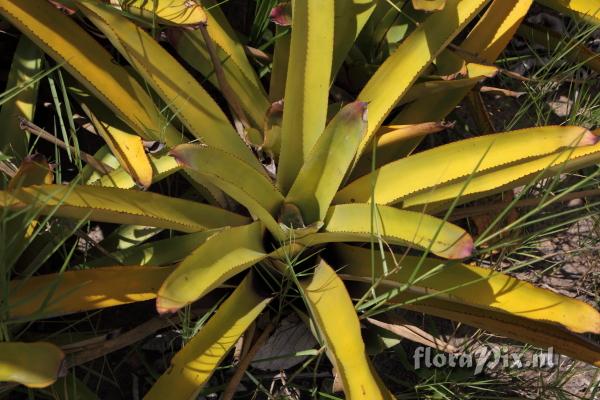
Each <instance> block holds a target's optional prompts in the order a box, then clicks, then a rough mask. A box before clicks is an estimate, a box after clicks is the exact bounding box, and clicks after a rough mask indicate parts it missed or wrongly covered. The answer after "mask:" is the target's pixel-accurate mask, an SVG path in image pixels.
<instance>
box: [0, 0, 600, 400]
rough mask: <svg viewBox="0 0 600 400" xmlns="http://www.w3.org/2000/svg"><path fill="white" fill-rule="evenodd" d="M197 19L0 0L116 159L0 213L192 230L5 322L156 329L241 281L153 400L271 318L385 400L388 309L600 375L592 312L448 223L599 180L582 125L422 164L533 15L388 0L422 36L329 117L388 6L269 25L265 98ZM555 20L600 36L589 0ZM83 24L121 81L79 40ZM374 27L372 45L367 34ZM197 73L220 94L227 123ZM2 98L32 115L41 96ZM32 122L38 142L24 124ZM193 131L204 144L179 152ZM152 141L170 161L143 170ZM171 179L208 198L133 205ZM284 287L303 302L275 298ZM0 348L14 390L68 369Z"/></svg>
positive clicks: (524, 6)
mask: <svg viewBox="0 0 600 400" xmlns="http://www.w3.org/2000/svg"><path fill="white" fill-rule="evenodd" d="M201 3H202V6H204V8H203V7H202V6H201V5H200V4H199V3H198V2H196V1H190V0H187V1H183V0H161V1H158V0H155V1H152V2H150V1H141V0H140V1H138V0H124V1H113V0H111V1H106V2H102V1H92V0H77V1H66V0H65V1H52V2H48V1H46V0H31V1H22V0H0V13H1V14H2V16H3V17H4V18H5V19H6V20H8V21H9V22H10V23H12V24H13V25H14V26H15V27H16V28H18V29H19V30H20V31H21V32H22V33H23V34H24V35H25V36H26V37H27V38H29V39H30V40H31V41H32V42H33V43H35V44H36V45H37V46H38V47H39V48H40V49H42V50H43V51H44V52H45V53H46V54H47V55H48V56H50V57H52V58H53V59H54V60H56V61H57V62H58V63H59V64H60V66H61V68H62V69H63V70H64V71H66V72H68V73H69V74H70V76H71V77H72V78H68V77H67V78H65V81H66V82H67V83H66V87H68V90H69V91H70V92H69V93H70V95H71V96H72V98H73V99H75V100H76V101H77V102H78V103H79V104H80V105H81V109H82V110H84V112H85V113H86V114H87V116H88V118H89V120H90V121H91V122H92V124H93V126H94V128H95V130H96V132H97V133H98V134H99V135H100V136H101V137H102V138H103V139H104V140H105V141H106V143H107V147H106V148H104V149H101V150H100V151H99V152H98V153H97V154H96V158H97V161H98V162H99V163H100V165H101V167H100V168H98V167H97V168H96V171H89V170H87V169H89V167H86V169H85V170H84V171H82V173H81V174H80V176H79V180H80V181H84V182H85V183H86V184H71V185H53V184H44V183H47V180H46V178H47V177H46V176H45V175H43V174H42V176H43V178H44V179H42V180H41V181H40V180H39V179H38V180H36V179H35V178H34V179H22V180H20V181H19V184H16V183H15V184H14V185H12V186H10V187H9V188H8V189H7V190H5V191H3V192H1V193H0V196H1V197H0V198H1V204H2V206H3V208H4V209H5V210H12V211H18V210H21V209H25V208H27V207H34V208H35V209H36V210H37V212H38V213H39V214H53V215H54V216H59V217H65V218H76V219H80V220H81V219H90V220H94V221H101V222H107V223H116V224H125V225H123V226H122V227H121V228H119V231H120V232H121V233H124V232H132V231H135V230H136V229H138V228H140V226H150V227H157V228H161V229H170V230H174V231H180V232H184V233H186V234H185V235H181V236H174V237H172V238H170V239H164V240H159V241H150V242H148V243H141V242H138V243H135V245H134V246H132V247H129V248H127V249H122V250H120V251H116V252H113V253H112V254H111V255H110V256H109V257H104V258H101V259H97V260H92V261H90V262H89V263H88V264H87V268H84V269H71V270H67V271H64V272H61V273H57V274H50V275H41V276H33V277H31V278H29V279H24V280H12V281H10V282H9V284H8V285H5V286H6V288H5V293H6V296H5V299H6V302H5V303H4V304H0V306H1V307H2V313H3V315H4V316H5V319H6V320H7V321H12V322H15V321H23V320H32V319H36V318H42V317H51V316H57V315H65V314H69V313H75V312H81V311H87V310H93V309H99V308H104V307H112V306H118V305H122V304H127V303H132V302H136V301H144V300H149V299H154V298H156V308H157V311H158V312H159V313H161V314H166V313H173V312H176V311H177V310H180V309H182V308H183V307H185V306H186V305H188V304H191V303H193V302H195V301H196V300H198V299H202V298H203V297H205V296H206V295H207V294H208V293H210V292H212V291H215V290H217V291H219V290H220V291H226V290H227V289H226V288H225V287H224V286H223V285H224V284H225V283H226V282H239V283H236V284H234V287H235V288H234V289H233V290H232V291H231V293H230V294H229V296H228V297H227V299H226V300H225V301H224V302H223V303H222V304H221V305H220V306H219V307H218V309H217V310H216V312H215V314H214V315H213V316H212V317H211V318H210V319H209V320H208V322H207V323H206V325H205V326H203V327H202V328H201V329H200V331H199V332H198V334H197V335H196V336H194V337H193V338H192V339H191V341H190V342H189V343H187V344H186V345H185V346H184V347H183V348H182V349H181V351H180V352H179V353H178V354H177V355H176V356H175V357H174V358H173V360H172V363H171V364H172V365H171V367H170V368H169V369H168V370H167V371H166V372H165V373H164V374H163V375H162V376H161V377H160V378H159V379H158V381H157V382H156V384H155V385H154V386H153V387H152V389H151V390H150V392H149V393H147V395H146V398H148V399H164V398H182V399H189V398H194V396H195V395H196V394H197V393H198V392H199V391H200V390H201V388H202V387H203V386H204V385H205V384H206V383H207V382H208V380H209V378H210V376H211V375H212V373H213V371H214V370H215V368H216V367H217V366H218V365H219V363H220V362H221V360H223V358H224V357H225V355H226V354H227V353H228V352H229V350H230V349H231V348H232V346H233V345H234V344H235V343H236V341H237V340H238V338H239V337H240V336H241V335H242V334H243V333H244V331H246V329H247V328H248V327H249V326H250V324H251V323H252V322H253V321H254V320H256V318H257V317H258V316H259V315H260V314H261V313H265V314H266V315H269V314H272V310H273V309H275V308H277V307H279V306H276V305H275V304H277V303H279V305H281V304H283V305H285V307H286V310H287V309H289V310H294V311H295V312H298V313H299V314H300V315H301V316H302V317H304V316H305V315H309V316H310V319H311V321H312V324H313V325H314V333H315V335H316V337H317V338H318V341H319V342H320V343H321V344H322V345H323V346H324V348H325V349H326V350H327V355H328V357H329V359H330V361H331V362H332V364H333V365H334V366H335V369H336V371H337V372H338V374H339V376H340V378H341V381H342V383H343V389H344V392H345V394H346V397H347V398H351V399H359V398H360V399H370V400H371V399H382V398H392V395H391V394H390V393H389V392H388V390H387V389H386V388H385V387H384V386H383V385H382V383H381V380H380V379H379V377H378V376H377V373H376V372H375V370H374V369H373V368H372V366H371V364H370V361H369V358H368V357H367V354H366V352H365V345H364V344H363V340H362V338H361V324H360V320H361V318H365V317H366V316H371V315H374V314H375V313H377V312H378V310H380V308H381V307H382V305H384V304H397V305H399V306H401V307H405V308H407V309H411V310H415V311H419V312H425V313H429V314H432V315H435V316H439V317H443V318H449V319H452V320H456V321H461V322H464V323H466V324H469V325H472V326H475V327H479V328H483V329H489V330H491V331H494V332H497V333H499V334H502V335H506V336H508V337H511V338H514V339H517V340H521V341H526V342H531V343H533V344H537V345H541V346H553V347H554V348H555V349H556V350H557V351H559V352H562V353H563V354H566V355H569V356H572V357H575V358H577V359H580V360H583V361H586V362H588V363H593V364H595V365H599V366H600V348H599V346H598V345H597V344H594V343H593V342H591V341H589V340H587V339H585V338H584V337H582V336H580V335H579V334H581V333H585V332H592V333H600V314H599V313H598V312H597V311H596V310H595V309H594V308H593V307H591V306H589V305H587V304H585V303H583V302H580V301H578V300H573V299H570V298H567V297H564V296H561V295H559V294H556V293H553V292H550V291H548V290H544V289H540V288H537V287H534V286H532V285H531V284H528V283H525V282H520V281H518V280H517V279H515V278H512V277H510V276H508V275H505V274H502V273H499V272H495V271H492V270H490V269H487V268H483V267H479V266H476V265H472V264H469V265H467V264H463V263H461V261H460V260H463V259H467V258H469V257H470V256H472V255H473V252H474V251H475V249H474V243H473V239H472V238H471V236H470V235H469V234H468V233H467V232H466V231H465V230H464V229H463V228H461V227H459V226H457V225H454V224H452V223H450V222H448V221H447V220H446V219H445V218H439V217H436V216H434V215H446V216H447V215H448V214H449V212H451V211H452V209H453V208H454V207H455V206H456V205H457V204H460V203H465V202H467V201H471V200H476V199H480V198H482V197H485V196H488V195H490V194H494V193H499V192H502V191H505V190H507V189H510V188H513V187H517V186H520V185H523V184H526V183H527V182H530V181H532V180H534V179H536V178H540V177H546V176H552V175H556V174H559V173H562V172H564V171H569V170H575V169H579V168H581V167H583V166H587V165H591V164H594V163H596V162H597V161H598V159H599V158H600V145H597V144H595V143H596V135H595V134H594V133H592V132H590V131H588V130H587V129H585V128H581V127H574V126H566V127H562V126H560V127H559V126H547V127H536V128H530V129H524V130H519V131H513V132H505V133H498V134H490V135H486V136H481V137H476V138H472V139H466V140H461V141H457V142H453V143H450V144H446V145H443V146H440V147H437V148H433V149H430V150H426V151H422V152H419V153H416V154H411V153H412V149H413V148H414V147H415V145H416V144H418V142H419V141H420V139H421V138H422V137H423V136H425V135H427V134H430V133H433V132H436V131H439V130H441V129H442V128H443V126H442V125H441V124H440V123H436V122H434V123H431V122H430V121H441V120H442V119H443V118H444V117H445V115H446V114H447V113H449V112H450V111H451V110H452V109H453V108H454V107H455V106H456V104H458V102H459V101H460V100H461V99H462V98H463V97H464V96H465V95H467V94H468V93H469V92H470V91H471V89H472V88H473V87H475V85H477V83H478V82H479V81H481V80H482V79H484V78H486V77H489V76H493V75H494V74H496V73H498V71H499V70H498V68H496V67H494V66H492V64H493V62H494V60H495V59H496V57H498V55H499V54H500V52H501V51H502V49H503V48H504V47H505V46H506V44H507V43H508V41H509V40H510V38H511V37H512V35H513V34H514V33H515V31H516V29H517V28H518V26H519V24H520V22H521V21H522V19H523V18H524V16H525V14H526V12H527V10H528V9H529V7H530V6H531V3H532V1H531V0H529V1H527V0H494V1H490V0H446V1H435V2H434V1H417V0H413V1H412V4H408V2H403V1H400V2H396V3H397V4H395V7H402V6H407V7H414V9H415V10H414V11H413V14H414V15H415V18H416V19H417V21H418V19H419V18H420V21H418V24H415V25H414V26H413V27H411V28H407V30H406V36H405V37H404V38H403V39H402V40H401V41H399V43H398V44H397V46H395V47H396V48H395V49H394V50H393V51H391V52H390V54H389V56H386V57H387V58H386V59H385V61H384V62H383V64H382V65H381V66H380V67H379V68H378V69H377V70H376V71H375V72H374V73H373V74H372V76H370V77H369V79H368V81H367V82H366V84H365V85H364V87H362V89H361V90H360V93H359V94H358V99H357V100H356V101H352V102H349V103H347V104H343V105H339V104H330V102H329V93H330V87H331V83H332V82H333V81H335V78H336V76H337V74H338V71H339V70H340V68H341V66H342V64H343V63H344V60H346V59H347V55H348V53H349V52H350V49H351V48H352V46H353V44H354V42H355V40H356V39H357V38H359V41H358V42H357V47H355V48H354V50H355V51H354V54H356V52H358V51H360V42H361V41H362V42H363V43H364V42H367V43H368V41H369V39H370V38H373V37H376V36H377V35H380V33H377V32H376V29H375V30H373V29H372V28H373V27H374V26H377V21H379V20H378V18H382V19H385V11H386V10H391V8H389V6H387V3H385V2H379V3H378V2H375V1H371V0H335V1H333V0H332V1H322V0H294V1H292V2H291V5H290V4H283V5H281V6H278V8H276V9H274V10H273V13H272V15H273V18H274V19H275V20H276V21H277V22H279V23H280V24H281V26H279V27H278V28H277V31H278V33H279V35H278V39H277V40H276V42H275V50H274V54H273V59H272V70H271V75H270V76H271V78H270V85H269V92H268V94H267V92H266V91H265V89H264V88H263V86H262V83H261V81H260V79H259V78H258V76H257V74H256V73H255V71H254V68H253V67H252V65H251V64H250V62H249V60H248V59H247V56H246V53H245V49H244V47H243V46H242V45H241V43H240V42H239V41H238V40H237V39H236V35H235V32H234V31H233V29H232V28H231V26H230V25H229V24H228V22H227V20H226V19H225V17H224V15H223V14H222V13H221V11H220V10H219V8H218V7H217V6H216V5H215V2H214V1H213V0H206V1H202V2H201ZM376 3H377V4H376ZM404 3H407V4H404ZM432 3H436V4H435V7H433V6H432ZM542 3H543V4H547V5H550V6H557V7H560V8H567V9H572V10H573V11H575V12H577V13H580V14H581V15H583V16H585V17H586V18H587V19H588V20H589V21H592V22H593V23H598V19H597V18H595V17H594V13H595V12H596V10H597V9H598V8H600V3H598V2H597V1H588V2H577V1H566V0H565V1H561V0H556V1H554V0H553V1H549V0H547V1H546V0H545V1H542ZM57 6H58V7H59V8H61V9H62V11H63V12H61V11H59V9H57ZM420 8H421V9H423V8H426V9H428V10H430V11H432V12H431V13H430V14H429V13H425V12H421V11H418V10H419V9H420ZM65 10H67V11H68V12H67V13H66V14H68V15H66V14H65V13H64V11H65ZM382 10H383V11H382ZM289 12H291V16H290V15H289ZM595 15H598V14H595ZM83 18H85V19H87V20H88V21H90V22H91V23H92V24H93V25H94V26H95V28H97V29H98V30H100V31H101V32H102V34H103V35H104V36H105V37H106V39H108V40H109V41H110V43H111V45H112V48H113V49H114V51H116V52H118V53H119V54H120V56H122V57H123V59H124V60H125V61H126V62H127V64H128V66H126V67H125V66H121V65H118V64H117V63H115V62H114V61H113V55H111V54H110V53H109V52H108V51H107V50H106V48H105V47H103V46H102V45H101V44H100V43H99V42H98V40H97V39H96V38H94V37H93V36H92V35H91V34H90V33H88V32H87V31H86V30H85V29H84V28H82V24H80V23H78V22H81V21H82V20H83ZM370 18H371V19H375V22H373V20H371V21H370ZM475 18H479V19H478V22H477V23H476V24H475V25H474V27H473V28H472V29H471V31H470V32H469V33H468V35H467V36H466V39H464V41H463V42H462V43H460V44H458V45H454V46H453V47H452V49H451V48H450V47H449V44H450V43H451V42H452V41H453V40H454V39H455V38H456V37H457V35H458V34H459V33H461V31H463V30H464V29H465V27H467V26H470V23H471V22H472V21H473V20H474V19H475ZM288 23H291V34H289V33H287V31H286V29H290V28H289V27H286V26H285V25H287V24H288ZM369 24H370V25H369ZM365 26H367V27H369V29H371V31H365V32H362V33H361V31H362V29H363V27H365ZM359 36H360V37H359ZM159 37H166V38H167V39H168V41H169V44H168V45H169V46H171V47H172V49H173V50H174V52H176V54H177V57H178V58H180V59H181V61H180V60H178V58H176V56H174V55H172V54H171V53H170V52H169V51H167V50H166V49H165V48H164V47H163V46H162V45H161V44H159V42H158V41H157V38H159ZM20 56H23V54H20V53H17V55H16V57H20ZM14 68H19V64H15V66H14ZM190 69H194V70H196V72H199V73H200V74H201V75H203V76H205V77H206V79H207V80H208V81H210V82H211V83H212V84H213V85H214V86H215V87H217V88H218V89H219V90H220V92H221V94H222V96H223V98H224V99H225V102H226V104H227V110H222V109H221V108H220V107H219V105H218V104H217V102H215V100H213V98H212V97H211V96H210V95H209V94H208V92H207V91H206V89H205V88H204V87H203V86H202V85H201V84H200V83H199V82H198V80H197V79H195V78H194V74H193V73H192V72H190ZM21 72H25V71H21ZM27 72H28V73H29V74H30V76H31V75H32V74H34V72H32V71H31V70H28V71H27ZM449 72H452V74H450V73H449ZM441 75H445V76H446V77H445V79H441ZM26 76H27V75H26ZM449 76H452V78H451V79H449ZM141 82H143V83H141ZM27 96H29V97H27ZM157 99H160V100H157ZM10 101H11V102H12V103H10V104H17V102H21V103H23V102H24V103H25V104H30V105H31V104H32V103H34V102H35V100H34V99H32V98H31V93H30V92H25V93H24V94H22V92H19V93H17V94H15V95H14V98H11V99H10ZM3 110H4V108H3ZM26 110H29V115H28V114H27V112H26ZM225 111H229V113H226V112H225ZM31 112H32V111H31V110H30V109H21V111H20V112H17V115H20V116H21V117H23V116H24V117H29V118H31ZM228 115H229V116H230V117H228ZM331 115H333V116H332V117H331V118H329V116H331ZM389 120H391V121H392V122H391V125H385V126H384V122H386V121H389ZM21 125H22V126H25V127H30V129H32V128H31V125H28V123H27V122H26V121H25V120H22V121H21ZM11 129H17V127H16V126H14V125H12V128H11ZM596 133H598V132H596ZM11 134H15V133H14V132H12V131H11V132H7V133H6V135H11ZM188 135H191V136H193V137H195V138H196V139H197V143H187V142H188V139H187V138H188ZM143 140H146V141H159V142H161V143H164V144H165V146H166V149H165V150H164V151H163V152H159V153H155V154H152V155H148V154H147V153H146V152H145V151H144V147H143V146H144V145H143ZM3 151H9V150H7V149H6V147H5V149H4V150H3ZM30 162H31V160H30V159H28V160H26V164H25V165H29V164H27V163H30ZM38 164H39V162H38ZM42 164H43V163H42ZM176 172H180V173H182V174H183V176H184V177H185V178H186V179H187V180H189V182H190V183H191V186H192V187H193V189H191V190H193V191H196V192H198V193H200V194H201V196H202V197H203V198H204V199H205V201H203V202H200V201H192V200H189V199H184V198H174V197H169V196H166V195H161V194H157V193H152V192H149V191H143V190H136V187H138V188H139V187H143V188H147V187H149V186H150V185H151V184H152V183H155V182H158V181H160V180H161V179H163V178H165V177H166V176H168V175H171V174H173V173H176ZM21 175H25V176H27V169H22V170H21ZM136 227H137V228H136ZM140 229H141V228H140ZM25 235H26V233H25ZM147 238H148V236H145V237H144V239H147ZM361 244H367V246H363V245H361ZM402 249H404V250H402ZM407 254H410V255H407ZM444 259H446V260H451V261H444ZM117 262H118V263H120V264H121V265H119V266H112V265H114V264H116V263H117ZM111 264H112V265H111ZM282 282H292V285H293V287H294V289H289V290H285V291H284V290H282V289H281V288H282V287H283V286H284V284H283V283H282ZM227 287H231V286H227ZM278 296H279V299H277V300H276V298H277V297H278ZM299 299H301V300H299ZM353 299H355V300H357V301H356V302H354V301H353ZM357 310H358V313H357ZM24 346H25V347H24ZM27 346H28V347H27ZM0 348H1V351H0V380H8V381H14V382H19V383H22V384H26V385H28V386H30V387H40V386H44V385H47V384H48V383H50V382H52V381H53V380H54V379H55V378H56V375H57V371H58V370H59V366H60V363H61V360H62V355H61V353H60V350H59V349H57V348H56V347H55V346H52V345H48V344H44V343H38V344H29V345H26V344H23V343H12V342H5V343H1V344H0ZM23 348H26V349H27V352H26V354H27V357H24V356H23V354H24V352H23V351H21V349H23Z"/></svg>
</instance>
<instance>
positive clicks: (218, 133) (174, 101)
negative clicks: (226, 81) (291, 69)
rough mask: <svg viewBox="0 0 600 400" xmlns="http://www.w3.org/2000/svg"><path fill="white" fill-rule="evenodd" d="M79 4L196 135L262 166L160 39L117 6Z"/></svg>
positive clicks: (215, 105)
mask: <svg viewBox="0 0 600 400" xmlns="http://www.w3.org/2000/svg"><path fill="white" fill-rule="evenodd" d="M79 7H80V9H81V10H82V11H83V12H84V14H85V15H86V16H87V17H88V18H89V19H90V20H91V21H92V22H93V23H94V25H96V26H97V27H98V28H99V29H101V30H102V32H103V33H104V34H105V35H106V36H107V38H108V39H109V40H110V41H111V43H112V44H113V45H114V46H115V47H116V48H117V49H118V50H119V52H121V53H122V54H123V56H125V58H127V60H128V61H129V62H131V63H132V65H133V66H134V67H135V68H136V70H137V71H138V72H139V73H140V75H142V77H144V79H146V80H147V81H148V83H149V84H150V86H152V88H153V89H154V90H156V92H157V93H158V94H159V95H160V96H161V97H162V98H163V100H164V101H165V103H166V104H167V105H168V106H169V108H171V110H172V111H173V113H175V114H176V115H177V117H178V118H179V119H180V120H181V122H183V124H184V125H185V126H186V127H187V128H188V129H189V130H190V132H191V133H192V134H193V135H194V136H196V137H197V138H199V139H201V140H202V141H203V142H205V143H206V144H209V145H211V146H214V147H218V148H221V149H224V150H227V151H229V152H230V153H232V154H235V155H236V156H238V157H240V158H241V159H243V160H244V161H245V162H246V163H248V164H249V165H251V166H253V167H254V168H255V169H257V170H259V171H261V170H262V167H261V165H260V163H258V161H257V160H256V158H255V157H254V155H253V154H252V153H251V151H250V149H249V148H248V147H246V145H245V144H244V143H243V142H242V140H241V139H240V137H239V136H238V135H237V133H236V132H235V130H234V128H233V126H232V125H231V124H230V123H229V121H228V119H227V116H226V115H225V114H224V113H223V111H222V110H221V109H220V108H219V106H218V105H217V103H216V102H215V101H214V100H213V99H212V97H210V95H209V94H208V93H207V92H206V90H204V88H203V87H202V86H201V85H200V84H199V83H198V82H197V81H196V80H195V79H194V77H193V76H192V75H191V74H190V73H189V72H187V71H186V69H185V68H183V66H182V65H181V64H180V63H179V62H178V61H177V60H175V58H173V57H172V56H171V55H170V54H169V52H167V51H166V50H165V49H164V48H163V47H162V46H161V45H160V44H159V43H158V42H157V41H156V40H154V39H153V38H152V37H151V36H150V35H149V34H147V33H146V32H145V31H144V30H143V29H142V28H141V27H139V26H137V25H136V24H134V23H133V22H131V21H129V20H128V19H127V18H125V17H124V16H123V15H120V14H119V13H118V12H116V11H115V10H110V9H107V8H105V7H102V6H101V5H98V4H95V3H91V2H88V1H86V2H82V3H80V5H79Z"/></svg>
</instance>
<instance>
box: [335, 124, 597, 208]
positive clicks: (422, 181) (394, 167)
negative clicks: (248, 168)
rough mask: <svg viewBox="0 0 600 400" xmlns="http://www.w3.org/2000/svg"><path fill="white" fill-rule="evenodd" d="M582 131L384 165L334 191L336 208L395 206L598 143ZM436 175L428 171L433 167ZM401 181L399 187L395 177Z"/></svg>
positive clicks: (507, 138)
mask: <svg viewBox="0 0 600 400" xmlns="http://www.w3.org/2000/svg"><path fill="white" fill-rule="evenodd" d="M596 140H597V138H596V136H595V135H594V134H592V133H591V132H590V131H588V130H587V129H585V128H581V127H576V126H571V127H560V126H545V127H539V128H529V129H523V130H516V131H511V132H504V133H498V134H494V135H485V136H479V137H475V138H471V139H466V140H461V141H457V142H453V143H449V144H446V145H443V146H439V147H436V148H435V149H431V150H427V151H424V152H421V153H418V154H415V155H412V156H410V157H406V158H403V159H400V160H398V161H394V162H391V163H389V164H386V165H384V166H382V167H381V168H379V169H377V170H376V171H375V172H374V174H375V175H374V176H371V175H370V174H369V175H365V176H363V177H361V178H358V179H357V180H355V181H354V182H352V183H350V184H349V185H348V186H346V187H345V188H343V189H342V190H341V191H339V192H338V194H337V195H336V198H335V199H334V203H350V202H367V201H371V200H374V201H375V202H377V203H379V204H395V203H398V202H400V201H402V199H404V198H405V197H407V196H408V195H411V194H414V193H417V192H419V191H425V190H428V189H432V188H435V187H437V186H439V185H441V184H443V183H448V182H451V181H452V180H455V179H458V178H464V177H468V176H470V175H472V174H473V173H474V172H476V171H477V172H481V171H486V170H489V169H491V168H496V167H502V166H508V165H509V164H510V163H513V162H517V161H524V160H527V159H531V158H534V157H539V156H543V155H546V154H550V153H552V152H555V151H557V150H560V149H561V148H565V147H570V146H589V145H591V144H594V143H595V142H596ZM432 165H433V166H435V168H436V172H435V173H432V172H431V166H432ZM399 177H402V181H401V184H398V178H399Z"/></svg>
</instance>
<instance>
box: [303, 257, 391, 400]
mask: <svg viewBox="0 0 600 400" xmlns="http://www.w3.org/2000/svg"><path fill="white" fill-rule="evenodd" d="M302 288H303V292H304V296H305V298H306V300H307V303H308V305H309V308H310V312H311V315H312V318H313V320H314V321H315V324H316V326H317V329H318V331H319V334H320V336H321V338H322V339H323V340H324V342H325V344H326V345H327V350H328V352H327V354H328V356H329V358H330V360H331V361H332V363H333V364H334V366H335V368H336V370H337V371H338V372H339V374H340V376H341V378H342V382H343V385H344V393H345V395H346V398H348V399H365V400H376V399H389V398H391V395H390V394H389V393H388V391H387V389H385V387H383V386H382V385H381V384H380V379H379V377H378V376H377V375H376V372H375V371H374V369H373V368H372V367H371V365H370V362H369V359H368V358H367V354H366V350H365V344H364V342H363V340H362V336H361V333H360V322H359V320H358V317H357V315H356V310H355V309H354V305H353V304H352V300H351V299H350V296H349V295H348V292H347V291H346V288H345V287H344V283H343V282H342V280H341V279H340V278H339V277H338V276H337V275H336V273H335V271H334V270H333V269H332V268H331V267H330V266H329V265H327V263H325V261H323V260H321V262H320V263H319V265H318V266H317V267H316V269H315V271H314V274H313V277H312V278H311V279H310V281H308V282H306V283H303V284H302ZM333 310H335V312H332V311H333ZM340 328H343V329H340Z"/></svg>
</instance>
